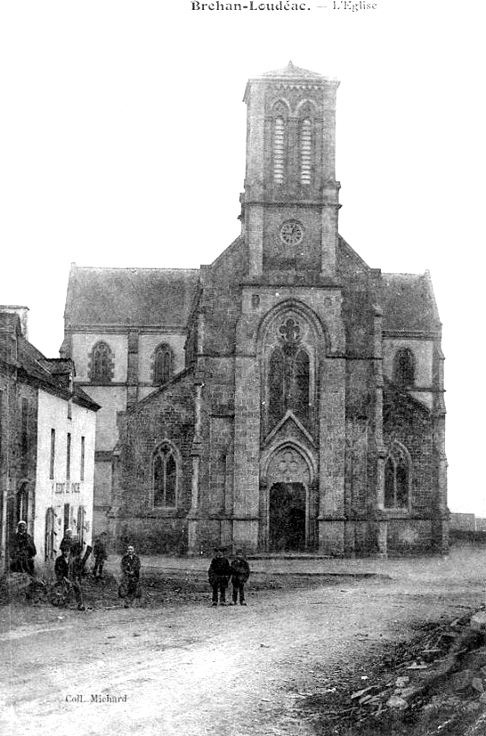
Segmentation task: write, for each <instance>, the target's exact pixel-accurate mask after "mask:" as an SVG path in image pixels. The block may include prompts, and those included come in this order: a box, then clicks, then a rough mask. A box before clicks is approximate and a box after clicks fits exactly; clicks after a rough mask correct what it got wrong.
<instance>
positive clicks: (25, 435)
mask: <svg viewBox="0 0 486 736" xmlns="http://www.w3.org/2000/svg"><path fill="white" fill-rule="evenodd" d="M20 421H21V429H20V456H21V473H22V475H23V476H26V475H27V474H28V472H29V402H28V400H27V399H22V408H21V419H20Z"/></svg>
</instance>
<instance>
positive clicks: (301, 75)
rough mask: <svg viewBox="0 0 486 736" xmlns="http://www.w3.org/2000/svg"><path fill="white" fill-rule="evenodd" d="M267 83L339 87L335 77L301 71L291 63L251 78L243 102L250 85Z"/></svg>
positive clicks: (300, 68)
mask: <svg viewBox="0 0 486 736" xmlns="http://www.w3.org/2000/svg"><path fill="white" fill-rule="evenodd" d="M269 82H286V83H287V84H302V83H306V84H307V85H309V84H314V85H315V84H317V85H319V86H323V85H325V84H326V85H332V86H335V87H338V86H339V80H338V79H336V78H335V77H325V76H324V75H323V74H319V73H318V72H312V71H310V70H309V69H303V68H302V67H300V66H295V64H293V63H292V62H291V61H289V63H288V64H287V66H284V67H283V69H274V70H273V71H270V72H264V73H263V74H260V75H259V76H257V77H252V78H251V79H249V80H248V83H247V85H246V90H245V95H244V97H243V100H244V101H246V100H247V98H248V93H249V89H250V87H251V85H252V84H268V83H269Z"/></svg>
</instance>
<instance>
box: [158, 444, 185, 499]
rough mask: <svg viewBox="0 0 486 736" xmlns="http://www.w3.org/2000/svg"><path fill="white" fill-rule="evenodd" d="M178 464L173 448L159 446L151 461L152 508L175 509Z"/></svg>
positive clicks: (167, 445) (164, 445)
mask: <svg viewBox="0 0 486 736" xmlns="http://www.w3.org/2000/svg"><path fill="white" fill-rule="evenodd" d="M178 474H179V468H178V462H177V457H176V454H175V450H174V448H173V447H172V446H171V445H170V444H168V443H164V444H163V445H160V446H159V447H158V448H157V449H156V451H155V453H154V459H153V484H154V506H160V507H175V506H176V505H177V483H178Z"/></svg>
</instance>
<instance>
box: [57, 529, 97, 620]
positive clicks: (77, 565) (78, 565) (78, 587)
mask: <svg viewBox="0 0 486 736" xmlns="http://www.w3.org/2000/svg"><path fill="white" fill-rule="evenodd" d="M88 549H89V550H90V551H91V548H90V547H88ZM82 551H83V545H82V544H81V542H80V540H79V538H78V537H73V539H72V544H71V557H70V558H69V578H70V580H71V583H72V586H73V590H74V595H75V596H76V603H77V604H78V611H85V610H86V606H85V605H84V591H83V581H82V577H83V573H84V565H85V563H86V560H87V558H88V556H89V552H88V550H86V553H87V554H85V555H84V557H81V553H82ZM63 555H64V552H63Z"/></svg>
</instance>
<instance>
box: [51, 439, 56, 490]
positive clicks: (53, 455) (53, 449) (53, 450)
mask: <svg viewBox="0 0 486 736" xmlns="http://www.w3.org/2000/svg"><path fill="white" fill-rule="evenodd" d="M55 466H56V430H55V429H51V458H50V462H49V478H50V479H51V480H53V479H54V469H55Z"/></svg>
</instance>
